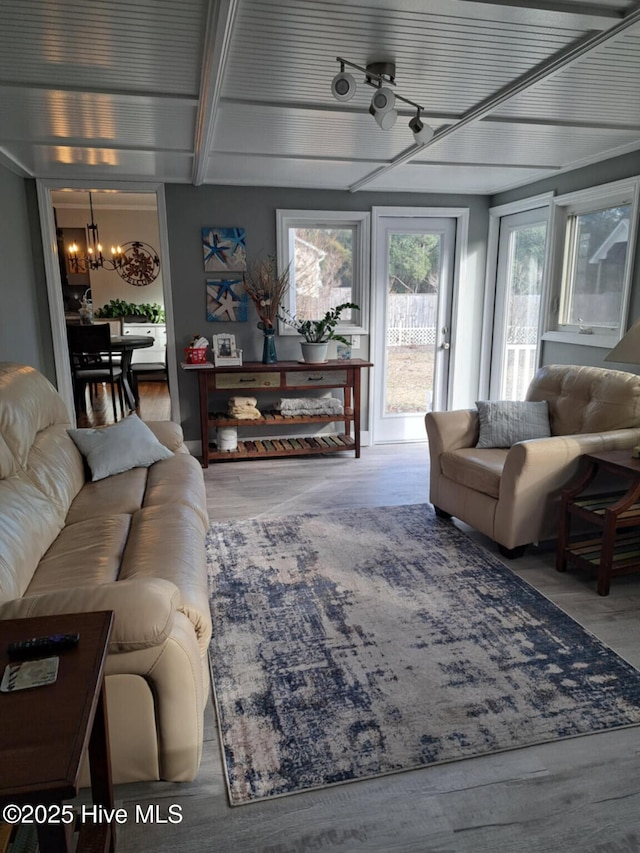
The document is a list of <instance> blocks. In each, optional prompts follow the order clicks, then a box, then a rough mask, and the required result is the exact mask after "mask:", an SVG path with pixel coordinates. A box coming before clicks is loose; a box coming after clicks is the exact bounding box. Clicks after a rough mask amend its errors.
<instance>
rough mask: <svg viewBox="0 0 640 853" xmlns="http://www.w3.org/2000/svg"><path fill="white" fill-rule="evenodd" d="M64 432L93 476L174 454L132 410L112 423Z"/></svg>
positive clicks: (150, 463)
mask: <svg viewBox="0 0 640 853" xmlns="http://www.w3.org/2000/svg"><path fill="white" fill-rule="evenodd" d="M67 432H68V433H69V435H70V436H71V438H72V439H73V441H74V442H75V445H76V447H77V448H78V450H79V451H80V453H82V455H83V456H84V457H85V459H86V460H87V464H88V466H89V468H90V469H91V479H92V480H103V479H104V478H105V477H110V476H111V475H112V474H121V473H122V472H123V471H128V470H129V469H130V468H148V467H149V465H153V463H154V462H159V461H160V460H161V459H169V458H170V457H171V456H173V451H171V450H169V448H168V447H165V446H164V444H161V442H159V441H158V439H157V438H156V437H155V435H154V434H153V432H152V431H151V430H150V429H149V427H148V426H147V425H146V424H145V423H144V422H143V421H141V420H140V418H139V417H138V416H137V415H136V414H133V413H132V414H130V415H129V416H128V417H126V418H124V420H122V421H118V423H117V424H114V425H113V426H108V427H100V428H99V429H69V430H67Z"/></svg>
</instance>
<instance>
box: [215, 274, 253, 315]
mask: <svg viewBox="0 0 640 853" xmlns="http://www.w3.org/2000/svg"><path fill="white" fill-rule="evenodd" d="M248 317H249V295H248V293H247V292H246V290H243V288H242V279H241V278H229V279H221V280H216V281H211V280H209V281H207V321H208V322H209V323H220V322H222V323H225V322H226V323H229V322H231V323H233V322H236V323H244V322H246V321H247V319H248Z"/></svg>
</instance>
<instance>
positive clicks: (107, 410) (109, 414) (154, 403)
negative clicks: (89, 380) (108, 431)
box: [77, 380, 171, 429]
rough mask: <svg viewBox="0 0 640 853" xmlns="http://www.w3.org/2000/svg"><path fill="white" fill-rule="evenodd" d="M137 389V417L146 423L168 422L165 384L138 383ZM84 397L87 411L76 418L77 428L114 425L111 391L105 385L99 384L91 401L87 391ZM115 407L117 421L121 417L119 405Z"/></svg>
mask: <svg viewBox="0 0 640 853" xmlns="http://www.w3.org/2000/svg"><path fill="white" fill-rule="evenodd" d="M138 387H139V393H140V405H139V406H138V408H137V409H136V413H137V414H138V415H139V417H141V418H142V419H143V420H147V421H163V420H169V419H170V418H171V399H170V397H169V390H168V388H167V383H166V382H163V381H158V380H153V381H150V382H139V383H138ZM85 397H86V400H87V410H86V412H84V413H82V414H79V415H78V417H77V421H78V427H79V428H81V429H85V428H87V427H97V426H105V425H106V424H112V423H114V418H113V404H112V401H111V391H110V389H109V388H108V387H107V385H104V384H102V383H100V384H99V385H98V388H97V392H96V394H95V395H94V397H93V399H91V398H90V397H89V392H88V390H87V391H86V392H85ZM116 399H117V395H116ZM116 407H117V408H116V410H117V412H118V419H119V420H120V419H121V417H122V415H121V412H120V405H119V403H116Z"/></svg>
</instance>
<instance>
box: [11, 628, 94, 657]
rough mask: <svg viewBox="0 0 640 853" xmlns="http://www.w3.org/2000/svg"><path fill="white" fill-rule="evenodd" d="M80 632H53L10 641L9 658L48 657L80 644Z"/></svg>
mask: <svg viewBox="0 0 640 853" xmlns="http://www.w3.org/2000/svg"><path fill="white" fill-rule="evenodd" d="M79 639H80V634H51V635H50V636H49V637H31V639H29V640H20V641H19V642H15V643H9V646H8V648H7V653H8V655H9V660H27V659H28V658H40V657H47V656H48V655H55V654H57V653H58V652H61V651H64V650H65V649H72V648H73V647H74V646H77V645H78V640H79Z"/></svg>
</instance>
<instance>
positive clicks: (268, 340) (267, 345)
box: [262, 328, 278, 364]
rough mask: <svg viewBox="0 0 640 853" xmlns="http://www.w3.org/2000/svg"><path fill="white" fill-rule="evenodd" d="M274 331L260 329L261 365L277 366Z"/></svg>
mask: <svg viewBox="0 0 640 853" xmlns="http://www.w3.org/2000/svg"><path fill="white" fill-rule="evenodd" d="M275 336H276V330H275V329H269V328H263V329H262V363H263V364H277V363H278V355H277V353H276V339H275Z"/></svg>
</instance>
